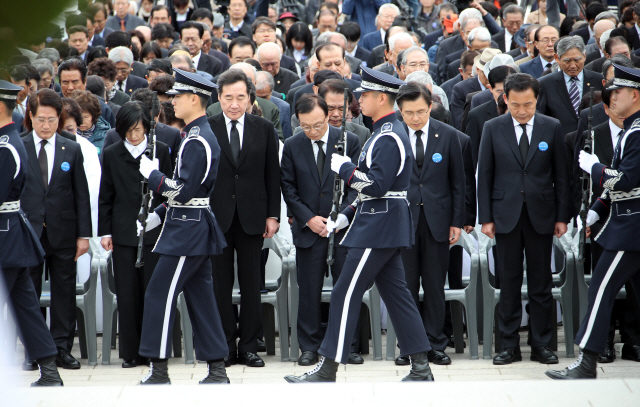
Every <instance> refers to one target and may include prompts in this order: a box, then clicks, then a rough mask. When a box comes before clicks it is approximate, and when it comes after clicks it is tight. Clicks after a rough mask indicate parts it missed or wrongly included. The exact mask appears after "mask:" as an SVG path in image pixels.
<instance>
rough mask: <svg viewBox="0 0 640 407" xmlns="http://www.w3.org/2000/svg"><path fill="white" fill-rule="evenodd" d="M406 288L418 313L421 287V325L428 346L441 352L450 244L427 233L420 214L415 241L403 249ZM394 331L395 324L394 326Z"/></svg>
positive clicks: (443, 344) (445, 340) (429, 231)
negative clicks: (422, 296)
mask: <svg viewBox="0 0 640 407" xmlns="http://www.w3.org/2000/svg"><path fill="white" fill-rule="evenodd" d="M400 253H401V255H402V263H403V265H404V273H405V279H406V281H407V288H408V289H409V292H410V293H411V296H412V297H413V300H414V301H415V303H416V306H417V307H418V309H420V299H419V294H420V285H421V284H420V283H421V281H420V280H422V290H423V291H424V298H423V302H422V310H421V311H422V312H421V314H422V324H423V326H424V329H425V331H426V332H427V337H428V338H429V342H430V343H431V346H432V347H433V349H435V350H440V351H444V350H445V349H446V347H447V343H448V342H449V338H448V337H447V336H446V335H445V334H444V331H443V329H444V320H445V301H444V281H445V278H446V276H447V270H448V269H449V242H448V241H444V242H438V241H437V240H436V239H435V238H434V237H433V235H432V234H431V230H430V229H429V224H428V223H427V219H426V217H425V215H424V212H423V211H420V215H419V217H418V228H417V230H416V241H415V244H414V245H413V247H412V248H411V249H402V250H401V251H400ZM394 327H395V323H394Z"/></svg>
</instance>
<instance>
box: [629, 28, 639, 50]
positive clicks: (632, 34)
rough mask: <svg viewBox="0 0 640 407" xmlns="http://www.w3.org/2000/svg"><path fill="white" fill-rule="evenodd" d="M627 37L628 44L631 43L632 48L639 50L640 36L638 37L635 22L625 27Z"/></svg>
mask: <svg viewBox="0 0 640 407" xmlns="http://www.w3.org/2000/svg"><path fill="white" fill-rule="evenodd" d="M627 38H628V40H629V45H631V47H632V48H633V49H634V50H636V51H637V50H640V37H638V30H636V27H635V24H634V26H633V27H631V28H627ZM636 55H637V54H636Z"/></svg>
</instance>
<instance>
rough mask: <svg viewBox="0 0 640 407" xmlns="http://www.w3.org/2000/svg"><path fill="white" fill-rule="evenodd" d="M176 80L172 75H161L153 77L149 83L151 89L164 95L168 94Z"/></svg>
mask: <svg viewBox="0 0 640 407" xmlns="http://www.w3.org/2000/svg"><path fill="white" fill-rule="evenodd" d="M174 83H176V80H175V79H174V78H173V76H171V75H159V76H156V77H155V78H153V80H152V81H151V82H150V83H149V90H150V91H155V92H158V95H161V96H164V95H166V94H167V92H168V91H169V90H171V88H173V84H174Z"/></svg>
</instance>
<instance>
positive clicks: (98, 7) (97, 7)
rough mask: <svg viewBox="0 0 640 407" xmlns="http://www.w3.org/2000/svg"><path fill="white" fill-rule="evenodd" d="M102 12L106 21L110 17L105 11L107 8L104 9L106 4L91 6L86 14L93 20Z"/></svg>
mask: <svg viewBox="0 0 640 407" xmlns="http://www.w3.org/2000/svg"><path fill="white" fill-rule="evenodd" d="M101 11H102V12H103V13H104V17H105V19H106V18H108V17H109V16H108V15H107V10H105V8H104V4H102V3H98V2H96V3H93V4H91V5H89V7H87V10H86V13H87V14H88V15H90V16H91V18H92V19H93V18H94V17H95V15H96V14H98V13H99V12H101ZM92 21H94V22H95V20H92Z"/></svg>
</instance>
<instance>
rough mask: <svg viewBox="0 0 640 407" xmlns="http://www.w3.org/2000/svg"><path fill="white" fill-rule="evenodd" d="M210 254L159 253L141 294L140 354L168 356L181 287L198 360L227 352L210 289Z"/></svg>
mask: <svg viewBox="0 0 640 407" xmlns="http://www.w3.org/2000/svg"><path fill="white" fill-rule="evenodd" d="M212 284H213V279H212V277H211V261H210V260H209V256H188V257H187V256H181V257H177V256H167V255H161V256H160V259H159V260H158V263H157V265H156V268H155V270H154V271H153V275H152V276H151V281H149V286H148V287H147V292H146V294H145V296H144V316H143V319H142V334H141V338H140V350H139V352H138V353H139V354H140V356H143V357H146V358H159V359H167V358H169V356H171V339H172V333H173V323H174V320H175V314H176V311H175V310H176V300H177V298H178V295H179V294H180V292H182V291H184V297H185V300H186V302H187V310H188V311H189V319H190V320H191V325H192V327H193V338H194V347H195V349H196V358H197V359H198V360H205V361H210V360H218V359H222V358H224V357H225V356H227V355H228V354H229V350H228V349H227V344H226V340H225V337H224V331H223V330H222V324H221V323H220V317H219V313H218V306H217V304H216V299H215V296H214V293H213V287H212Z"/></svg>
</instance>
